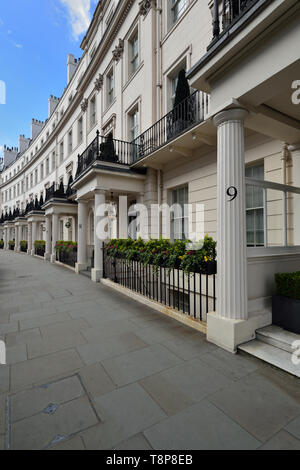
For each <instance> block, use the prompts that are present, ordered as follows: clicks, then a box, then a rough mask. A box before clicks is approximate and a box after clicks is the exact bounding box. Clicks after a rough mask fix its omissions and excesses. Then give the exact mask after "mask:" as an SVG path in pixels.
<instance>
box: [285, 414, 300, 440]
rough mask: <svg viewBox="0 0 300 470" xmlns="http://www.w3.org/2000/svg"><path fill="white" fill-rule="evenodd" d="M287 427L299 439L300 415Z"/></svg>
mask: <svg viewBox="0 0 300 470" xmlns="http://www.w3.org/2000/svg"><path fill="white" fill-rule="evenodd" d="M285 429H286V430H287V431H288V432H289V433H291V434H293V436H295V437H296V438H297V439H300V416H298V417H297V418H296V419H294V420H293V421H291V422H290V423H289V424H287V425H286V427H285Z"/></svg>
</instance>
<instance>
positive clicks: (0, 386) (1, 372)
mask: <svg viewBox="0 0 300 470" xmlns="http://www.w3.org/2000/svg"><path fill="white" fill-rule="evenodd" d="M8 390H9V367H8V366H0V393H4V392H8Z"/></svg>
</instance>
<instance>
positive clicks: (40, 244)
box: [34, 240, 46, 248]
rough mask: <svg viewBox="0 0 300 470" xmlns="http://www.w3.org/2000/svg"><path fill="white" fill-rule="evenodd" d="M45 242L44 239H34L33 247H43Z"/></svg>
mask: <svg viewBox="0 0 300 470" xmlns="http://www.w3.org/2000/svg"><path fill="white" fill-rule="evenodd" d="M45 246H46V242H45V240H35V242H34V247H35V248H45Z"/></svg>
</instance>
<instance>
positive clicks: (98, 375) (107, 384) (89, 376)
mask: <svg viewBox="0 0 300 470" xmlns="http://www.w3.org/2000/svg"><path fill="white" fill-rule="evenodd" d="M79 376H80V378H81V381H82V383H83V384H84V387H85V389H86V390H87V392H88V393H89V394H90V395H91V396H92V397H93V398H95V397H98V396H101V395H106V394H107V393H109V392H112V391H113V390H115V388H116V385H115V384H114V383H113V381H112V380H111V378H110V377H109V375H108V374H107V372H106V371H105V369H104V368H103V366H102V365H101V364H100V363H97V364H92V365H91V366H86V367H82V368H81V369H80V371H79Z"/></svg>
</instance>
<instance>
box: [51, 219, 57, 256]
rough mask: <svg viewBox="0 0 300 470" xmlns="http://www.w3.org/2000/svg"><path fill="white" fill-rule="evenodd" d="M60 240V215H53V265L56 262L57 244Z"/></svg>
mask: <svg viewBox="0 0 300 470" xmlns="http://www.w3.org/2000/svg"><path fill="white" fill-rule="evenodd" d="M57 238H58V215H57V214H52V254H51V263H55V261H56V248H55V247H56V243H57Z"/></svg>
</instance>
